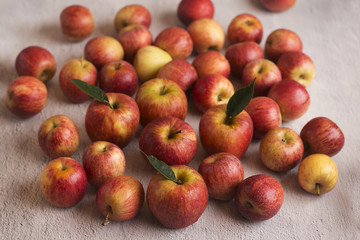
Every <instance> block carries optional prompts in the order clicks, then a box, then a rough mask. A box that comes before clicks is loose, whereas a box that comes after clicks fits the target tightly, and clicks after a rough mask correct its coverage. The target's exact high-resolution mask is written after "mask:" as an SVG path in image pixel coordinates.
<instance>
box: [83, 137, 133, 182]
mask: <svg viewBox="0 0 360 240" xmlns="http://www.w3.org/2000/svg"><path fill="white" fill-rule="evenodd" d="M82 162H83V166H84V170H85V172H86V176H87V179H88V181H89V183H90V184H91V185H92V186H94V187H95V188H99V187H100V186H101V185H102V184H103V183H104V182H106V181H107V180H109V179H110V178H113V177H117V176H121V175H124V173H125V167H126V161H125V156H124V153H123V151H122V150H121V148H119V147H118V146H117V145H115V144H113V143H110V142H106V141H96V142H93V143H91V144H90V145H88V146H87V147H86V148H85V149H84V152H83V156H82Z"/></svg>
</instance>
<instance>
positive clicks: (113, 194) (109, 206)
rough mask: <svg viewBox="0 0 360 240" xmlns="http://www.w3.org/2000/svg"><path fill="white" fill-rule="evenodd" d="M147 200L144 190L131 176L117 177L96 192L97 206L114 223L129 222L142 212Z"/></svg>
mask: <svg viewBox="0 0 360 240" xmlns="http://www.w3.org/2000/svg"><path fill="white" fill-rule="evenodd" d="M144 199H145V193H144V188H143V186H142V184H141V182H140V181H139V180H137V179H136V178H134V177H131V176H126V175H122V176H117V177H113V178H111V179H109V180H107V181H106V182H105V183H104V184H102V185H101V186H100V188H99V189H98V191H97V192H96V206H97V209H98V211H99V212H100V213H101V214H102V215H103V216H108V218H109V219H110V220H112V221H127V220H130V219H132V218H134V217H135V216H136V215H138V213H139V212H140V210H141V208H142V206H143V204H144Z"/></svg>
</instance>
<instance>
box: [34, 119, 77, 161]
mask: <svg viewBox="0 0 360 240" xmlns="http://www.w3.org/2000/svg"><path fill="white" fill-rule="evenodd" d="M38 141H39V145H40V147H41V149H42V150H43V152H44V153H45V154H46V155H47V156H49V157H51V158H52V159H54V158H59V157H70V156H71V155H73V154H74V153H75V152H76V150H77V148H78V146H79V132H78V129H77V127H76V125H75V123H74V121H73V120H72V119H71V118H69V117H67V116H65V115H55V116H52V117H50V118H48V119H46V120H45V121H44V122H43V123H42V124H41V125H40V127H39V130H38Z"/></svg>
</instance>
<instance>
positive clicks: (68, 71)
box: [59, 58, 98, 103]
mask: <svg viewBox="0 0 360 240" xmlns="http://www.w3.org/2000/svg"><path fill="white" fill-rule="evenodd" d="M97 73H98V72H97V69H96V67H95V66H94V65H93V64H92V63H91V62H89V61H86V60H85V59H83V58H80V59H72V60H69V61H68V62H66V63H65V64H64V66H63V67H62V68H61V71H60V74H59V85H60V89H61V91H62V92H63V94H64V95H65V97H66V98H67V99H68V100H70V101H71V102H74V103H81V102H85V101H86V100H88V99H90V97H89V95H87V94H86V93H84V92H83V91H81V90H80V89H79V88H78V87H76V86H75V84H73V83H72V82H71V81H70V80H71V79H79V80H81V81H84V82H86V83H88V84H90V85H96V83H97Z"/></svg>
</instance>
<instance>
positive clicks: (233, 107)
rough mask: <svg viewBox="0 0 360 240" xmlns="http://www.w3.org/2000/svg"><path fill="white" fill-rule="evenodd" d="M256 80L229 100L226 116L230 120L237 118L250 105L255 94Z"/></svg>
mask: <svg viewBox="0 0 360 240" xmlns="http://www.w3.org/2000/svg"><path fill="white" fill-rule="evenodd" d="M254 84H255V79H254V80H253V81H252V83H251V84H250V85H248V86H246V87H243V88H240V89H239V90H237V91H236V92H235V93H234V95H232V97H231V98H230V99H229V102H228V104H227V108H226V116H227V118H228V119H231V118H234V117H236V116H237V115H238V114H239V113H241V112H242V110H244V109H245V107H246V106H247V105H248V104H249V102H250V100H251V98H252V97H253V94H254Z"/></svg>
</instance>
